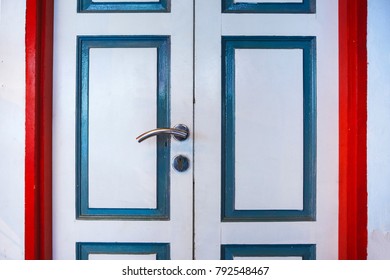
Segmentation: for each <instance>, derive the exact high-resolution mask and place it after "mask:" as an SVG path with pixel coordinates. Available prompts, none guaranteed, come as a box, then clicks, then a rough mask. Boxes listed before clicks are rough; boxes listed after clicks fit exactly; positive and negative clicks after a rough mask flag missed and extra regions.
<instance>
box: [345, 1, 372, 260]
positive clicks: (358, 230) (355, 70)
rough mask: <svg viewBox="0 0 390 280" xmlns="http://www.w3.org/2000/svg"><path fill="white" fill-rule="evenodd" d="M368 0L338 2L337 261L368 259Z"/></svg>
mask: <svg viewBox="0 0 390 280" xmlns="http://www.w3.org/2000/svg"><path fill="white" fill-rule="evenodd" d="M366 38H367V0H339V47H340V51H339V59H340V112H339V113H340V116H339V117H340V127H339V129H340V159H339V160H340V165H339V168H340V169H339V172H340V183H339V184H340V186H339V191H340V195H339V204H340V211H339V213H340V214H339V258H340V259H366V258H367V144H366V143H367V48H366V41H367V40H366Z"/></svg>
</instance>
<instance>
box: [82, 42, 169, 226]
mask: <svg viewBox="0 0 390 280" xmlns="http://www.w3.org/2000/svg"><path fill="white" fill-rule="evenodd" d="M91 48H156V49H157V74H156V75H157V79H158V80H157V89H156V102H157V120H156V127H171V124H170V123H171V121H170V37H169V36H79V37H77V92H76V95H77V96H76V130H77V131H76V216H77V218H78V219H136V220H168V219H169V211H170V210H169V208H170V207H169V201H170V193H169V189H170V187H169V186H170V138H169V137H161V136H159V137H157V147H156V149H157V166H156V173H157V182H156V188H157V208H155V209H149V208H147V209H146V208H90V207H89V200H88V198H89V182H88V177H89V176H88V142H89V140H88V137H89V136H88V123H89V118H88V114H89V112H88V111H89V105H88V103H89V101H88V100H89V59H90V57H89V50H90V49H91ZM113 188H115V186H107V189H113Z"/></svg>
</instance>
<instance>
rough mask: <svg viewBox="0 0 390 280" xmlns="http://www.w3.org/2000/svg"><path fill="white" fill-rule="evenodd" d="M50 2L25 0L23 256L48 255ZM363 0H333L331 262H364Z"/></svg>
mask: <svg viewBox="0 0 390 280" xmlns="http://www.w3.org/2000/svg"><path fill="white" fill-rule="evenodd" d="M53 14H54V0H26V34H25V47H26V128H25V130H26V131H25V132H26V136H25V139H26V144H25V145H26V147H25V259H26V260H47V259H52V95H53V92H52V84H53V74H52V71H53ZM366 38H367V0H339V236H338V237H339V248H338V250H339V259H351V260H353V259H367V210H368V209H367V124H366V123H367V47H366V43H367V39H366Z"/></svg>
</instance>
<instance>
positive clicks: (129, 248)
mask: <svg viewBox="0 0 390 280" xmlns="http://www.w3.org/2000/svg"><path fill="white" fill-rule="evenodd" d="M89 254H113V255H119V254H122V255H124V254H128V255H145V254H156V259H157V260H169V259H170V246H169V244H168V243H115V242H112V243H104V242H77V243H76V259H77V260H88V258H89Z"/></svg>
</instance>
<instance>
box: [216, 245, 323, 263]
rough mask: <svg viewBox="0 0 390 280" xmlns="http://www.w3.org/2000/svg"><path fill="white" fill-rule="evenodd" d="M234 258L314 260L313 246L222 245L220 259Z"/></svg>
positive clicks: (314, 248)
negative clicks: (299, 258)
mask: <svg viewBox="0 0 390 280" xmlns="http://www.w3.org/2000/svg"><path fill="white" fill-rule="evenodd" d="M234 257H302V259H303V260H315V259H316V245H314V244H283V245H279V244H277V245H257V244H253V245H249V244H245V245H222V246H221V259H222V260H233V259H234Z"/></svg>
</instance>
